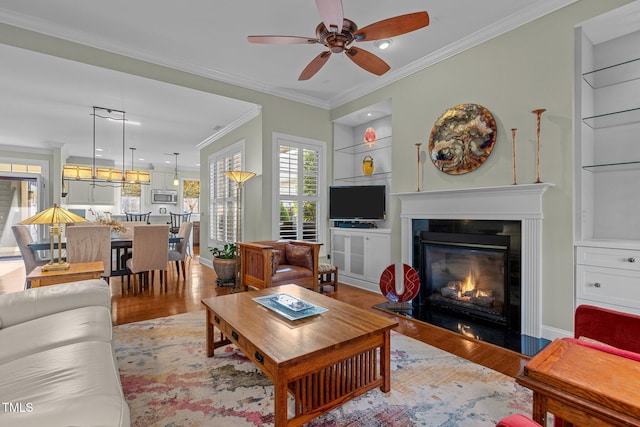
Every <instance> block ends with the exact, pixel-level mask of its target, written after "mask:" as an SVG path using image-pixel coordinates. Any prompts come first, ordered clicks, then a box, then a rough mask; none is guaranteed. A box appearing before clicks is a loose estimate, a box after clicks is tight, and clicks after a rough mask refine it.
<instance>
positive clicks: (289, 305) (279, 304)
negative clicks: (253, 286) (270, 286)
mask: <svg viewBox="0 0 640 427" xmlns="http://www.w3.org/2000/svg"><path fill="white" fill-rule="evenodd" d="M253 300H254V301H255V302H257V303H258V304H260V305H263V306H265V307H267V308H268V309H269V310H272V311H275V312H276V313H278V314H279V315H281V316H283V317H286V318H287V319H289V320H299V319H304V318H305V317H310V316H315V315H316V314H320V313H324V312H326V311H327V309H326V308H323V307H318V306H317V305H313V304H310V303H308V302H306V301H303V300H301V299H299V298H296V297H292V296H291V295H289V294H275V295H266V296H263V297H258V298H254V299H253Z"/></svg>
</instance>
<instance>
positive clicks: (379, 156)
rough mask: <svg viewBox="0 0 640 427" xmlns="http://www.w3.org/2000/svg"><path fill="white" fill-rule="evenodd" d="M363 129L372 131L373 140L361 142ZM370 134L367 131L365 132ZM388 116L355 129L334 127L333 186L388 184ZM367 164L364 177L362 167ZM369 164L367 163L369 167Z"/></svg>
mask: <svg viewBox="0 0 640 427" xmlns="http://www.w3.org/2000/svg"><path fill="white" fill-rule="evenodd" d="M367 129H373V131H374V132H375V140H374V141H372V142H369V143H366V142H365V134H366V133H367ZM369 132H371V130H369ZM392 142H393V137H392V135H391V116H386V117H382V118H380V119H377V120H374V121H371V122H367V123H365V124H363V125H359V126H348V125H343V124H340V123H336V124H334V151H333V182H334V185H381V184H387V183H390V181H391V144H392ZM365 162H366V163H368V164H371V163H372V166H373V171H372V172H371V173H366V172H365V170H364V168H363V164H364V163H365ZM369 162H370V163H369Z"/></svg>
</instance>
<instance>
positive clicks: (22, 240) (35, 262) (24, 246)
mask: <svg viewBox="0 0 640 427" xmlns="http://www.w3.org/2000/svg"><path fill="white" fill-rule="evenodd" d="M11 230H12V231H13V235H14V236H15V238H16V243H17V244H18V249H20V254H21V255H22V260H23V261H24V270H25V272H26V275H27V276H28V275H29V273H31V272H32V271H33V270H34V269H35V268H36V267H37V266H39V265H45V264H47V263H48V262H49V260H48V259H45V258H42V257H40V256H39V255H38V253H37V251H33V250H31V248H30V247H29V246H28V245H29V243H33V237H31V233H30V232H29V227H27V226H26V225H21V224H16V225H12V226H11ZM25 287H27V288H28V287H29V283H28V282H25Z"/></svg>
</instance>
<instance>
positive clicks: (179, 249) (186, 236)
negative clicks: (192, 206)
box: [168, 222, 193, 280]
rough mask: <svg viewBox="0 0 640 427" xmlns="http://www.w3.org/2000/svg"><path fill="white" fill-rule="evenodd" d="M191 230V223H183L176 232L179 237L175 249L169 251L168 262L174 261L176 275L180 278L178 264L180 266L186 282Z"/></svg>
mask: <svg viewBox="0 0 640 427" xmlns="http://www.w3.org/2000/svg"><path fill="white" fill-rule="evenodd" d="M192 229H193V223H191V222H183V223H182V224H181V225H180V230H178V237H181V238H182V240H180V242H179V243H176V245H175V247H174V248H172V249H170V250H169V256H168V259H169V261H175V263H176V273H178V278H180V264H182V278H183V279H184V280H187V269H186V262H185V261H186V258H187V255H188V253H187V252H188V249H189V241H190V239H191V231H192Z"/></svg>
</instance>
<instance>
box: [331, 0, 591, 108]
mask: <svg viewBox="0 0 640 427" xmlns="http://www.w3.org/2000/svg"><path fill="white" fill-rule="evenodd" d="M576 1H578V0H544V1H536V2H532V3H533V4H532V5H531V6H530V7H528V8H526V9H523V10H520V11H518V12H516V13H514V14H512V15H510V16H508V17H506V18H503V19H501V20H500V21H498V22H496V23H495V24H493V25H491V26H490V27H485V28H483V29H481V30H479V31H476V32H475V33H473V34H470V35H469V36H466V37H463V38H461V39H459V40H456V42H455V43H452V44H450V45H448V46H445V47H443V48H441V49H439V50H437V51H435V52H433V53H432V54H430V55H427V56H425V57H422V58H420V59H419V60H417V61H414V62H412V63H410V64H407V65H405V66H404V67H401V68H398V69H395V70H393V71H391V72H388V73H387V74H384V75H383V76H381V77H379V78H378V79H377V80H375V81H372V82H369V83H363V84H361V85H358V86H354V87H353V88H352V89H351V90H349V91H346V92H343V93H342V94H340V95H339V96H337V97H334V98H332V99H331V101H330V105H331V108H332V109H333V108H336V107H339V106H341V105H343V104H346V103H347V102H351V101H354V100H356V99H358V98H360V97H362V96H364V95H367V94H369V93H371V92H373V91H375V90H378V89H380V88H382V87H385V86H387V85H390V84H391V83H394V82H396V81H398V80H401V79H403V78H405V77H407V76H410V75H411V74H414V73H417V72H418V71H422V70H424V69H425V68H428V67H430V66H432V65H435V64H437V63H439V62H442V61H444V60H446V59H448V58H451V57H452V56H454V55H457V54H459V53H462V52H464V51H465V50H467V49H471V48H473V47H475V46H478V45H479V44H482V43H484V42H486V41H489V40H491V39H493V38H495V37H498V36H500V35H502V34H505V33H508V32H509V31H511V30H514V29H516V28H518V27H520V26H522V25H525V24H528V23H529V22H532V21H534V20H536V19H538V18H541V17H543V16H545V15H548V14H550V13H553V12H555V11H556V10H558V9H561V8H563V7H565V6H568V5H570V4H572V3H575V2H576Z"/></svg>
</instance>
